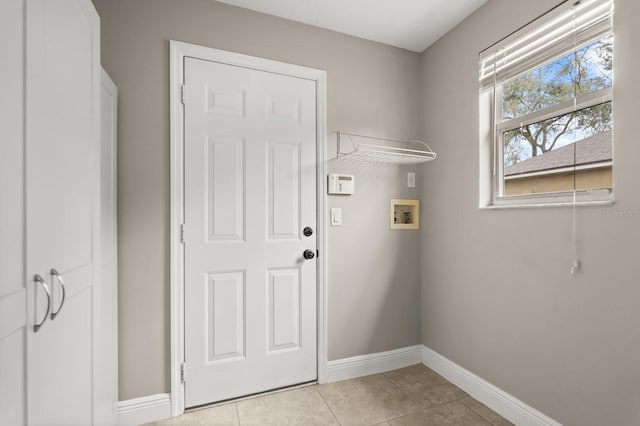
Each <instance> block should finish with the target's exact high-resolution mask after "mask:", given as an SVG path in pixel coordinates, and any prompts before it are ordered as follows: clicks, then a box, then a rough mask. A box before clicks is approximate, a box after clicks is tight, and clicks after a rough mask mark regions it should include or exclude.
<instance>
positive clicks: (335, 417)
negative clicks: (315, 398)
mask: <svg viewBox="0 0 640 426" xmlns="http://www.w3.org/2000/svg"><path fill="white" fill-rule="evenodd" d="M313 388H314V389H315V391H316V392H317V393H318V395H319V396H320V399H321V400H322V402H324V405H326V406H327V408H328V409H329V411H331V414H332V415H333V418H334V419H336V423H338V424H339V425H340V426H342V423H340V420H338V416H336V413H334V412H333V409H332V408H331V406H330V405H329V403H328V402H327V400H326V399H324V396H322V394H321V393H320V391H319V390H318V385H316V386H313Z"/></svg>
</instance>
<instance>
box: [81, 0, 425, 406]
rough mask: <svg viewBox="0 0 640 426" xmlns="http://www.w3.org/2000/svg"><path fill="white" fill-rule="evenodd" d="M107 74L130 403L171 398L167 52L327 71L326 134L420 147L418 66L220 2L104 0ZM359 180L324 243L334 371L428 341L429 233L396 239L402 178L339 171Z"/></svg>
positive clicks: (346, 168)
mask: <svg viewBox="0 0 640 426" xmlns="http://www.w3.org/2000/svg"><path fill="white" fill-rule="evenodd" d="M94 4H95V6H96V9H97V10H98V13H99V14H100V17H101V23H102V62H103V65H104V67H105V69H106V70H107V72H108V73H109V75H110V76H111V77H112V79H113V80H114V82H115V83H116V85H117V86H118V95H119V111H118V124H119V130H118V137H119V140H118V144H119V145H118V225H119V236H118V238H119V239H118V242H119V246H118V249H119V258H118V261H119V336H120V337H119V350H120V356H119V362H120V378H119V380H120V399H121V400H126V399H130V398H136V397H141V396H146V395H151V394H155V393H160V392H168V391H169V387H170V378H169V371H170V365H169V363H170V356H169V320H170V318H169V246H168V244H169V235H168V230H169V95H168V85H169V55H168V52H169V40H171V39H173V40H179V41H184V42H188V43H194V44H200V45H203V46H209V47H214V48H218V49H224V50H230V51H234V52H239V53H244V54H249V55H254V56H259V57H265V58H269V59H274V60H279V61H284V62H289V63H294V64H299V65H304V66H309V67H313V68H320V69H324V70H326V71H327V73H328V128H329V131H335V130H338V129H347V130H351V131H359V132H366V133H370V134H375V135H380V136H385V135H386V136H394V137H399V138H416V137H417V136H418V133H419V132H420V124H419V119H420V115H419V111H418V105H419V100H420V98H419V96H420V95H419V93H418V92H417V91H416V90H415V87H416V82H417V81H418V79H419V65H420V64H419V59H420V58H419V55H417V54H415V53H412V52H408V51H405V50H401V49H397V48H393V47H389V46H385V45H382V44H379V43H373V42H369V41H364V40H362V39H358V38H354V37H349V36H345V35H340V34H337V33H334V32H331V31H326V30H321V29H318V28H315V27H311V26H307V25H302V24H297V23H293V22H290V21H286V20H283V19H279V18H274V17H270V16H267V15H263V14H259V13H255V12H251V11H247V10H243V9H239V8H235V7H232V6H227V5H224V4H221V3H217V2H214V1H212V0H181V1H178V0H136V1H125V0H94ZM329 167H330V170H334V171H339V172H344V173H354V174H356V194H355V195H354V196H353V197H330V199H329V204H330V206H340V207H343V221H344V226H343V227H341V228H331V229H329V232H328V237H329V250H330V256H329V258H328V262H329V265H330V273H329V282H328V286H329V359H339V358H343V357H348V356H354V355H361V354H366V353H372V352H378V351H384V350H390V349H396V348H399V347H405V346H410V345H415V344H418V343H419V342H420V320H419V317H420V305H419V303H420V302H419V292H420V279H419V263H418V255H419V247H418V244H419V233H418V232H416V231H390V230H389V229H388V209H389V199H390V198H402V197H407V196H412V195H413V194H417V193H418V190H417V189H415V190H411V191H409V190H407V189H403V187H404V186H405V185H404V183H405V182H406V174H405V171H406V170H402V171H401V170H400V169H399V168H398V167H377V168H376V167H363V166H362V165H353V164H350V163H346V162H345V161H344V160H335V159H333V160H331V161H330V163H329Z"/></svg>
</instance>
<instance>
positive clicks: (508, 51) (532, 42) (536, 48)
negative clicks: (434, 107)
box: [480, 0, 613, 90]
mask: <svg viewBox="0 0 640 426" xmlns="http://www.w3.org/2000/svg"><path fill="white" fill-rule="evenodd" d="M612 16H613V0H581V1H574V0H570V1H566V2H564V3H562V4H561V5H560V6H558V7H557V8H555V9H554V10H552V11H551V12H549V13H547V14H546V15H544V16H543V17H542V18H540V19H538V20H537V21H536V23H535V28H531V27H530V26H526V27H525V28H523V29H521V30H518V31H516V32H515V33H513V34H511V35H510V36H508V37H507V38H505V39H503V40H502V41H500V42H498V43H497V44H495V45H493V46H491V47H489V48H488V49H486V50H484V51H482V52H481V53H480V87H481V90H484V89H488V88H490V87H494V85H495V84H499V83H501V82H504V81H506V80H509V79H510V78H513V77H515V76H517V75H519V74H521V73H523V72H524V71H526V70H528V69H529V68H531V67H532V66H533V65H534V64H540V63H543V62H546V61H549V60H551V59H554V58H557V57H559V56H562V55H563V54H565V53H567V52H569V51H571V50H573V49H575V48H576V46H579V45H583V44H586V43H588V42H590V41H592V40H595V39H597V38H599V37H601V36H602V35H604V34H606V33H607V32H608V31H610V30H611V28H612V22H611V21H612Z"/></svg>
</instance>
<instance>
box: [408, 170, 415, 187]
mask: <svg viewBox="0 0 640 426" xmlns="http://www.w3.org/2000/svg"><path fill="white" fill-rule="evenodd" d="M415 187H416V174H415V173H414V172H409V173H407V188H415Z"/></svg>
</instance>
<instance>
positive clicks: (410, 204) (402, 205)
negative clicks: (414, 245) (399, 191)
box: [390, 200, 420, 229]
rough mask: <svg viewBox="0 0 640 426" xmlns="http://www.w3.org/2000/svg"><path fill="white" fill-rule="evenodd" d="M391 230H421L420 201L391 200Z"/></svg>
mask: <svg viewBox="0 0 640 426" xmlns="http://www.w3.org/2000/svg"><path fill="white" fill-rule="evenodd" d="M390 213H391V218H390V219H391V229H419V228H420V200H391V211H390Z"/></svg>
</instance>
